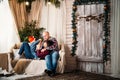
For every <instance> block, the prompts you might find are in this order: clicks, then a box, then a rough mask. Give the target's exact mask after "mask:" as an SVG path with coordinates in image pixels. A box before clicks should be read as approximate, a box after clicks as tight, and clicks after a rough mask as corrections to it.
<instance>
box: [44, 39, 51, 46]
mask: <svg viewBox="0 0 120 80" xmlns="http://www.w3.org/2000/svg"><path fill="white" fill-rule="evenodd" d="M45 42H46V43H47V46H51V45H53V41H51V40H45V41H44V43H45Z"/></svg>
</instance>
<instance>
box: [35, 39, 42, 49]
mask: <svg viewBox="0 0 120 80" xmlns="http://www.w3.org/2000/svg"><path fill="white" fill-rule="evenodd" d="M39 40H40V42H39V43H38V44H37V45H36V50H40V47H41V46H42V39H39Z"/></svg>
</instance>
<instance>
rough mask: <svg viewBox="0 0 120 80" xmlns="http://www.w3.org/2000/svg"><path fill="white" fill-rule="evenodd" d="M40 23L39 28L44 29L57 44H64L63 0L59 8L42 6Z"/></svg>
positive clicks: (64, 10)
mask: <svg viewBox="0 0 120 80" xmlns="http://www.w3.org/2000/svg"><path fill="white" fill-rule="evenodd" d="M40 21H41V22H40V27H44V28H46V30H47V31H49V32H50V35H51V36H53V37H55V38H56V39H57V40H58V42H59V43H61V42H64V41H65V35H66V34H65V32H66V6H65V0H64V1H61V6H60V8H56V7H55V6H54V5H53V4H47V5H45V4H43V7H42V13H41V20H40Z"/></svg>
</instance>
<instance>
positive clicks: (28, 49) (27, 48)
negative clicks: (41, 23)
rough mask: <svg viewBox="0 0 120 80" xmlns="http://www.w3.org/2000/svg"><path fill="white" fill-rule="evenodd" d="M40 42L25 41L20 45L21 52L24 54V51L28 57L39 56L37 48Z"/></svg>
mask: <svg viewBox="0 0 120 80" xmlns="http://www.w3.org/2000/svg"><path fill="white" fill-rule="evenodd" d="M38 43H39V41H35V42H33V43H31V44H30V45H29V44H28V42H23V44H22V45H21V47H20V51H19V54H20V55H22V53H23V52H24V54H25V57H26V58H27V59H34V58H37V56H36V52H35V49H36V45H37V44H38Z"/></svg>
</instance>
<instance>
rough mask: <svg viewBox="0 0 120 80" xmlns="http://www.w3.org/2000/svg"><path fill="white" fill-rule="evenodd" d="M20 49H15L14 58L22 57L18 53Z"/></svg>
mask: <svg viewBox="0 0 120 80" xmlns="http://www.w3.org/2000/svg"><path fill="white" fill-rule="evenodd" d="M19 50H20V49H13V55H14V60H18V59H20V55H19V54H18V52H19Z"/></svg>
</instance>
